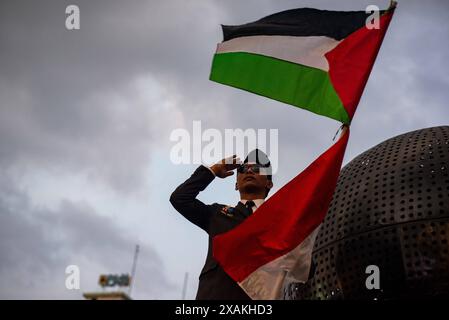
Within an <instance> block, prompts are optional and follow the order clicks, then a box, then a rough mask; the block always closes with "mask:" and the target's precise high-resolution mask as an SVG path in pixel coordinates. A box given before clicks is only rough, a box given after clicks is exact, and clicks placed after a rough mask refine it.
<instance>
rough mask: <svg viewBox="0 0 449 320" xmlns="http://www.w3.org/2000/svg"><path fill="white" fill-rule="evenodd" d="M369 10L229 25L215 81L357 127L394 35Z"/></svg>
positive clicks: (292, 13) (293, 13) (386, 18)
mask: <svg viewBox="0 0 449 320" xmlns="http://www.w3.org/2000/svg"><path fill="white" fill-rule="evenodd" d="M393 13H394V7H392V8H390V9H388V10H384V11H381V12H380V14H381V16H380V21H379V22H380V23H379V29H368V28H366V26H365V23H366V20H367V18H368V17H369V15H370V14H369V13H366V12H364V11H347V12H346V11H327V10H317V9H310V8H302V9H293V10H287V11H283V12H279V13H276V14H273V15H270V16H267V17H265V18H262V19H260V20H258V21H255V22H252V23H247V24H243V25H240V26H222V29H223V39H224V40H223V42H222V43H219V44H218V45H217V51H216V53H215V55H214V59H213V62H212V69H211V74H210V79H211V80H213V81H216V82H219V83H222V84H226V85H229V86H233V87H236V88H240V89H243V90H247V91H250V92H253V93H256V94H259V95H262V96H266V97H268V98H271V99H275V100H278V101H281V102H284V103H287V104H291V105H294V106H297V107H299V108H302V109H306V110H309V111H311V112H314V113H316V114H320V115H323V116H326V117H330V118H332V119H335V120H338V121H340V122H342V123H345V124H349V123H350V122H351V119H352V117H353V115H354V112H355V109H356V107H357V104H358V102H359V100H360V97H361V95H362V92H363V89H364V87H365V84H366V82H367V80H368V76H369V74H370V71H371V69H372V66H373V64H374V61H375V59H376V56H377V53H378V51H379V49H380V46H381V44H382V40H383V38H384V35H385V33H386V31H387V29H388V26H389V23H390V21H391V18H392V15H393Z"/></svg>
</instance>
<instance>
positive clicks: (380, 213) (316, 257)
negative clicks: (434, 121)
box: [284, 126, 449, 300]
mask: <svg viewBox="0 0 449 320" xmlns="http://www.w3.org/2000/svg"><path fill="white" fill-rule="evenodd" d="M448 241H449V126H442V127H434V128H428V129H422V130H417V131H413V132H409V133H406V134H402V135H399V136H397V137H394V138H391V139H388V140H386V141H384V142H382V143H380V144H378V145H377V146H375V147H373V148H371V149H369V150H368V151H366V152H364V153H362V154H361V155H359V156H358V157H356V158H355V159H353V160H352V161H351V162H350V163H349V164H347V165H346V166H345V167H344V168H343V169H342V171H341V174H340V177H339V180H338V183H337V187H336V190H335V193H334V196H333V199H332V202H331V204H330V206H329V210H328V213H327V216H326V218H325V220H324V222H323V224H322V226H321V228H320V230H319V233H318V235H317V238H316V241H315V245H314V248H313V253H312V268H311V271H310V275H309V279H308V281H307V282H306V283H293V284H290V285H288V286H286V287H284V298H285V299H293V300H296V299H301V300H302V299H327V300H330V299H377V300H391V299H402V298H434V297H443V296H445V297H447V296H449V252H448V251H449V243H448ZM373 277H377V278H373ZM376 281H377V283H376ZM373 284H374V285H375V286H377V287H375V288H373Z"/></svg>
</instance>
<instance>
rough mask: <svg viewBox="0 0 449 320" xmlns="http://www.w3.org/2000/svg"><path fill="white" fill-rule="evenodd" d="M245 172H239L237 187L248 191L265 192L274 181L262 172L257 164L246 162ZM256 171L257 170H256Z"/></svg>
mask: <svg viewBox="0 0 449 320" xmlns="http://www.w3.org/2000/svg"><path fill="white" fill-rule="evenodd" d="M243 168H244V170H243V172H239V171H238V173H237V189H238V190H239V191H244V192H246V193H265V192H266V190H267V188H268V189H271V187H272V186H273V183H272V181H271V180H269V179H268V176H267V175H265V174H260V173H259V172H258V170H257V165H254V164H244V166H243ZM254 171H256V172H257V173H256V172H254Z"/></svg>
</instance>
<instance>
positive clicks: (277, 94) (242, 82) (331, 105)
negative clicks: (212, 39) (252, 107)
mask: <svg viewBox="0 0 449 320" xmlns="http://www.w3.org/2000/svg"><path fill="white" fill-rule="evenodd" d="M210 80H212V81H216V82H219V83H222V84H226V85H229V86H232V87H236V88H239V89H243V90H247V91H250V92H253V93H256V94H259V95H262V96H266V97H268V98H271V99H275V100H278V101H281V102H284V103H287V104H291V105H294V106H297V107H300V108H302V109H306V110H309V111H311V112H314V113H316V114H320V115H323V116H327V117H330V118H332V119H335V120H338V121H341V122H343V123H349V117H348V113H347V112H346V110H345V108H344V107H343V104H342V103H341V100H340V98H339V97H338V95H337V93H336V92H335V90H334V87H333V86H332V83H331V81H330V78H329V74H328V73H327V72H325V71H323V70H320V69H316V68H312V67H307V66H304V65H300V64H296V63H292V62H288V61H285V60H280V59H276V58H271V57H267V56H263V55H258V54H252V53H246V52H227V53H218V54H215V56H214V59H213V62H212V71H211V75H210Z"/></svg>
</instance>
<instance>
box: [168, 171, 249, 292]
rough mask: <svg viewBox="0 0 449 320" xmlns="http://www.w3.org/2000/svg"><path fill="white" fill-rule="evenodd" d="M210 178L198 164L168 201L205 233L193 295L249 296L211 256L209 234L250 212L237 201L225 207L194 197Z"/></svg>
mask: <svg viewBox="0 0 449 320" xmlns="http://www.w3.org/2000/svg"><path fill="white" fill-rule="evenodd" d="M214 178H215V176H214V174H213V173H212V172H211V171H210V170H209V169H208V168H206V167H204V166H200V167H199V168H198V169H196V170H195V172H194V173H193V174H192V176H191V177H190V178H189V179H187V180H186V181H185V182H184V183H183V184H181V185H180V186H179V187H178V188H176V190H175V191H174V192H173V193H172V195H171V197H170V202H171V204H172V205H173V207H175V209H176V210H177V211H178V212H179V213H181V214H182V215H183V216H184V217H185V218H186V219H188V220H189V221H190V222H192V223H194V224H196V225H197V226H198V227H200V228H201V229H203V230H204V231H206V232H207V233H208V234H209V248H208V251H207V258H206V263H205V264H204V267H203V269H202V271H201V274H200V277H199V280H200V281H199V286H198V292H197V295H196V299H197V300H220V299H223V300H224V299H226V300H227V299H230V300H250V299H251V298H250V297H249V296H248V295H247V294H246V293H245V292H244V291H243V289H242V288H240V286H239V285H238V284H237V283H236V282H235V281H234V280H232V278H231V277H229V276H228V275H227V274H226V272H225V271H224V270H223V269H222V268H221V266H220V265H218V263H217V261H215V259H214V258H213V257H212V239H213V237H214V236H216V235H217V234H220V233H223V232H226V231H229V230H231V229H233V228H235V227H236V226H237V225H239V224H240V223H241V222H243V220H245V219H246V218H247V217H248V216H249V215H250V211H249V210H248V209H247V208H246V207H245V205H243V203H241V202H239V204H238V205H237V206H236V207H229V206H225V205H222V204H218V203H214V204H211V205H206V204H204V203H202V202H201V201H199V200H198V199H196V197H197V196H198V194H199V193H200V192H201V191H203V190H204V189H205V188H206V187H207V186H208V185H209V183H211V182H212V180H214Z"/></svg>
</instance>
